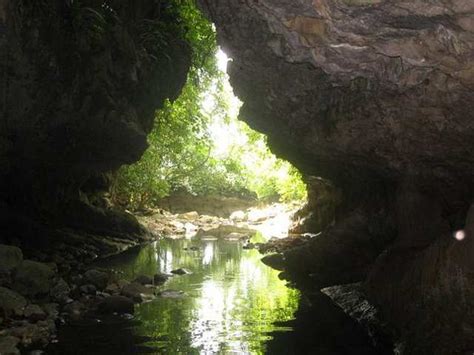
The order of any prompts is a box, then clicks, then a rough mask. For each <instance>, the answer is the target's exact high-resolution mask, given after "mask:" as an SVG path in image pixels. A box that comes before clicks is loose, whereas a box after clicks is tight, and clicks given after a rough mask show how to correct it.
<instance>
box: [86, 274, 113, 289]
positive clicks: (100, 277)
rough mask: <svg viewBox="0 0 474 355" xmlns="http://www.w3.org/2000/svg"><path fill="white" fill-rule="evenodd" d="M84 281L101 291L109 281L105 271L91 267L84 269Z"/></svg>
mask: <svg viewBox="0 0 474 355" xmlns="http://www.w3.org/2000/svg"><path fill="white" fill-rule="evenodd" d="M84 281H85V282H86V283H90V284H92V285H94V286H95V287H97V289H98V290H100V291H103V290H104V289H105V288H106V287H107V284H108V282H109V275H108V274H107V273H106V272H103V271H99V270H95V269H92V270H88V271H86V273H85V274H84Z"/></svg>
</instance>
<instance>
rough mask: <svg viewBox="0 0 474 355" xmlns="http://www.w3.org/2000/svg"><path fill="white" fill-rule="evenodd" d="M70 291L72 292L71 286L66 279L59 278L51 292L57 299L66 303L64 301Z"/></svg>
mask: <svg viewBox="0 0 474 355" xmlns="http://www.w3.org/2000/svg"><path fill="white" fill-rule="evenodd" d="M69 292H71V288H70V287H69V285H68V284H67V283H66V281H64V279H59V281H58V282H57V283H56V285H54V286H53V288H52V289H51V291H50V292H49V294H50V296H51V297H52V298H53V299H54V300H55V301H58V302H60V303H64V301H65V300H66V299H68V298H69Z"/></svg>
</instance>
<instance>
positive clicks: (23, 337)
mask: <svg viewBox="0 0 474 355" xmlns="http://www.w3.org/2000/svg"><path fill="white" fill-rule="evenodd" d="M55 331H56V326H55V324H54V322H53V321H52V320H45V321H39V322H37V323H35V324H30V323H26V324H24V325H21V326H18V327H14V328H11V329H9V330H8V332H9V333H10V334H11V335H12V336H14V337H17V338H19V339H20V342H21V344H22V346H23V347H30V346H31V345H36V346H40V347H42V346H46V345H47V344H48V343H49V339H50V337H51V335H52V334H53V333H54V332H55Z"/></svg>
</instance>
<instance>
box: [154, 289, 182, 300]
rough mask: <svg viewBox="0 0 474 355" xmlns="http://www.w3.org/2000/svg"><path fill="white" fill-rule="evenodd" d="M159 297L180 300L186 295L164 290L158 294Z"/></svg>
mask: <svg viewBox="0 0 474 355" xmlns="http://www.w3.org/2000/svg"><path fill="white" fill-rule="evenodd" d="M158 295H159V296H160V297H164V298H182V297H184V296H185V295H186V294H185V293H184V291H181V290H164V291H161V292H160V293H159V294H158Z"/></svg>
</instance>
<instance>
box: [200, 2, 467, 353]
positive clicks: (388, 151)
mask: <svg viewBox="0 0 474 355" xmlns="http://www.w3.org/2000/svg"><path fill="white" fill-rule="evenodd" d="M200 4H201V6H202V8H203V10H204V11H205V12H206V13H207V14H208V16H209V17H210V18H211V19H212V20H213V21H214V22H215V23H216V27H217V31H218V40H219V43H220V45H221V46H222V47H223V49H224V51H225V52H226V53H227V54H228V55H229V56H230V57H231V58H232V61H231V63H230V67H229V75H230V78H231V83H232V86H233V88H234V91H235V93H236V94H237V95H238V96H239V97H240V99H241V100H242V101H243V102H244V105H243V107H242V109H241V113H240V116H241V118H242V119H243V120H245V121H247V122H248V123H249V124H250V125H251V126H252V127H253V128H256V129H257V130H259V131H262V132H264V133H265V134H267V135H268V137H269V143H270V145H271V147H272V149H273V151H274V152H276V153H277V154H279V155H280V156H282V157H284V158H287V159H288V160H290V161H291V162H293V163H294V164H295V165H296V166H297V167H298V168H300V170H301V171H302V172H303V173H304V174H305V175H307V176H317V177H320V178H322V179H323V180H327V181H329V182H330V184H331V186H333V188H334V189H335V190H336V191H338V194H337V197H336V196H335V199H337V201H336V200H334V201H332V202H331V201H330V200H327V199H325V198H322V199H321V201H322V204H319V205H318V204H312V206H313V207H312V208H313V210H314V211H313V214H314V215H315V216H325V218H324V220H326V221H328V222H327V223H326V224H325V225H321V223H319V224H320V225H319V226H318V227H319V228H318V230H313V231H312V232H322V233H321V234H320V235H318V236H317V237H315V238H313V239H312V240H311V241H310V242H308V243H309V245H305V246H303V247H299V248H294V249H292V250H289V251H287V252H286V253H285V255H284V256H285V258H286V262H287V268H286V270H285V274H287V275H288V274H289V275H290V277H292V278H293V279H295V278H296V277H297V276H301V274H304V275H306V276H309V278H310V281H311V282H312V283H313V285H314V286H315V287H323V286H329V285H334V284H338V283H343V282H356V281H364V282H365V285H366V286H365V289H366V292H367V293H368V295H369V297H370V298H371V300H372V301H373V302H374V303H376V304H378V305H379V306H380V307H381V310H382V314H383V315H384V316H385V317H386V319H388V320H389V321H390V322H391V323H392V324H393V325H395V327H396V328H397V329H398V332H399V336H400V339H401V341H402V342H404V343H405V344H406V346H405V350H404V351H405V353H414V354H424V353H426V354H434V353H436V354H447V353H450V354H451V353H452V354H454V353H463V352H465V351H469V350H471V351H472V349H474V344H473V339H474V333H473V329H474V317H473V315H472V313H471V312H470V311H467V310H468V309H472V307H470V305H469V304H468V303H469V302H470V301H469V300H470V299H472V296H473V295H474V294H473V290H472V285H473V279H472V275H473V274H472V266H471V261H469V260H470V259H471V258H472V256H473V254H472V253H473V252H474V251H473V250H472V248H471V241H472V238H474V236H472V235H471V233H470V232H469V230H470V227H469V225H470V223H471V222H470V218H471V217H468V218H467V220H466V216H467V213H468V210H469V207H470V206H471V204H472V203H473V201H474V194H473V192H474V171H473V170H472V166H473V163H474V154H473V153H472V152H473V151H474V139H473V138H474V123H473V122H474V113H473V111H472V109H471V107H472V105H473V104H474V90H473V89H474V60H473V59H474V34H473V32H474V3H473V2H472V1H469V0H447V1H441V0H439V1H438V0H431V1H424V0H415V1H407V0H392V1H388V0H376V1H372V0H366V1H365V0H364V1H352V0H298V1H291V2H289V1H281V0H272V1H269V0H268V1H267V0H246V1H237V0H226V1H220V0H219V1H217V0H201V1H200ZM323 196H327V193H326V192H323ZM334 206H336V207H335V208H334ZM331 209H334V212H333V213H334V216H333V218H329V217H328V216H326V212H327V211H328V210H331ZM321 220H322V219H321V218H319V221H321ZM315 225H318V223H316V224H315ZM458 230H463V232H462V233H464V234H462V233H461V234H459V233H458V234H456V232H457V231H458ZM455 236H458V237H460V236H463V238H462V240H458V239H461V238H458V239H455V238H454V237H455Z"/></svg>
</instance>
